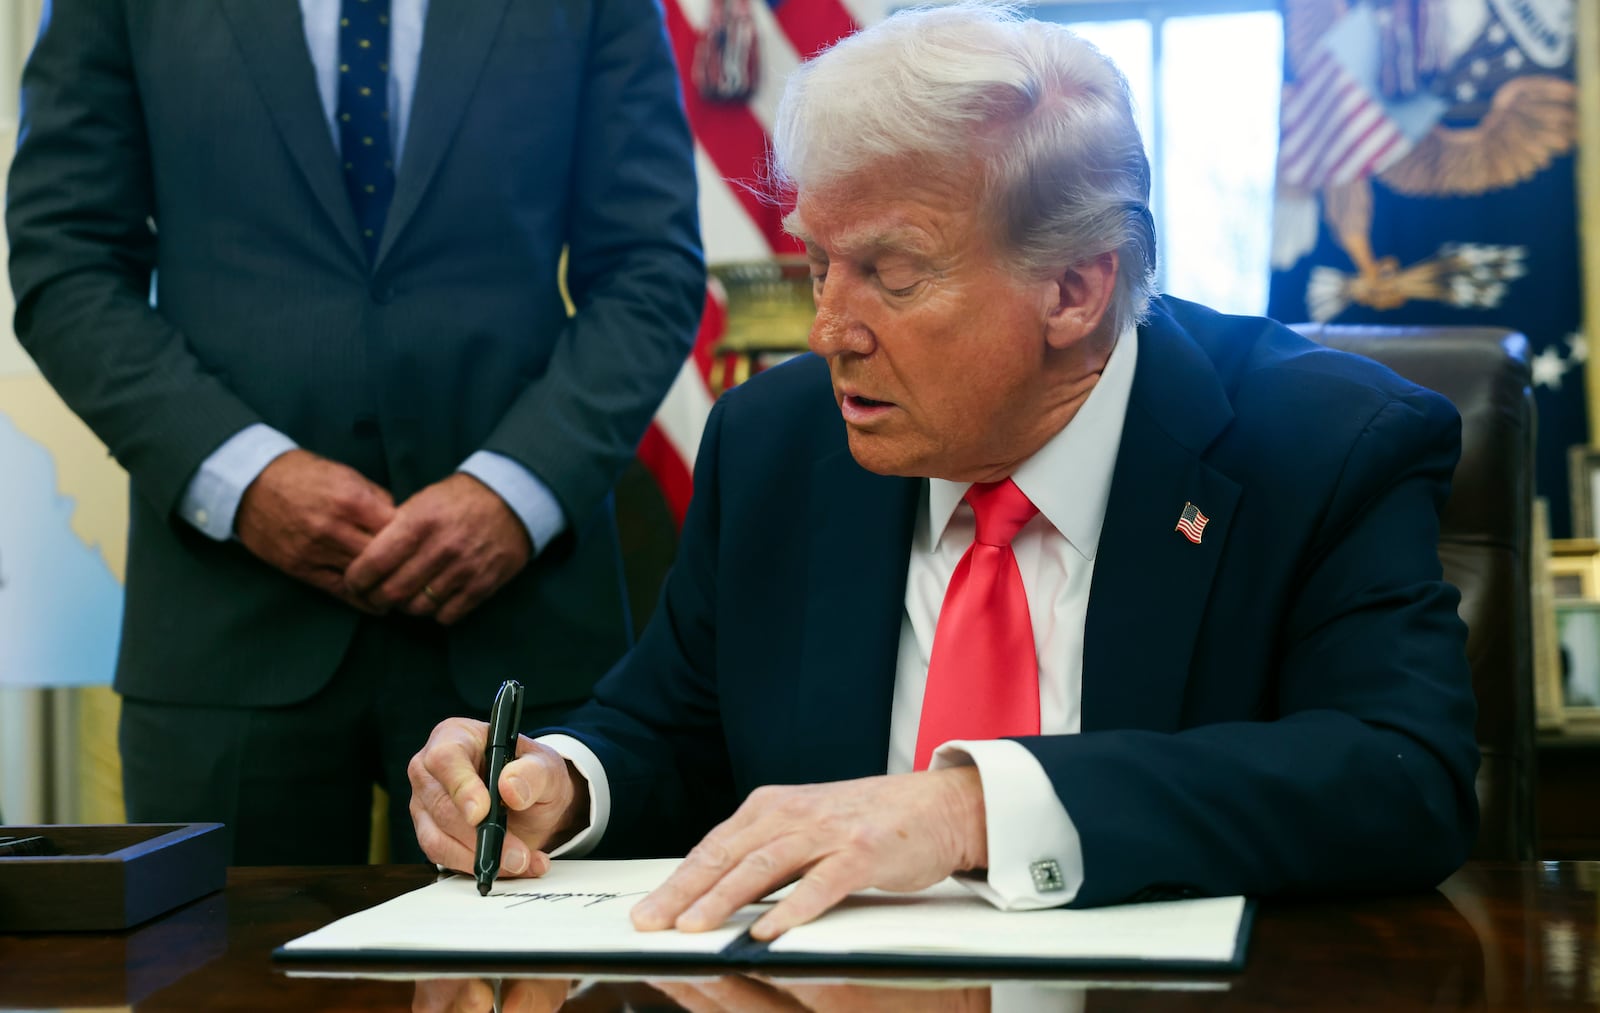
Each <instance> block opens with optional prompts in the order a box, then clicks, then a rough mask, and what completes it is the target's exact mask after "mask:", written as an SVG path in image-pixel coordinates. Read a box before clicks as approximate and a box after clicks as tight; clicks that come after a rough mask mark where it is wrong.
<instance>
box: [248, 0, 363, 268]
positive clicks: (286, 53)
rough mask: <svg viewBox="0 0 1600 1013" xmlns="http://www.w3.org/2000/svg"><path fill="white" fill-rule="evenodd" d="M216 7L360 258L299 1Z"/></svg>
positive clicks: (253, 0)
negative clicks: (221, 12) (218, 8)
mask: <svg viewBox="0 0 1600 1013" xmlns="http://www.w3.org/2000/svg"><path fill="white" fill-rule="evenodd" d="M222 11H223V14H224V16H225V17H226V19H227V21H228V25H229V28H230V29H231V30H232V32H233V36H234V41H235V42H236V43H237V44H238V46H239V51H240V53H241V54H242V55H243V57H244V64H245V66H246V67H247V68H248V69H249V72H250V76H251V78H252V79H253V80H254V81H255V83H256V87H257V88H258V89H259V90H260V92H261V98H262V100H263V101H264V102H265V103H266V106H267V111H268V113H269V114H270V115H271V117H272V121H273V123H274V125H276V126H277V128H278V133H279V134H280V135H281V136H282V137H283V143H284V145H285V146H286V147H288V149H289V153H290V155H291V156H292V157H293V158H294V160H295V164H297V165H298V166H299V167H300V172H301V174H302V175H304V176H305V179H306V183H307V185H309V186H310V188H311V192H312V193H313V194H314V195H315V196H316V199H317V203H319V204H321V205H322V209H323V210H324V211H325V212H327V214H328V218H329V220H330V221H331V222H332V223H333V226H334V228H335V230H337V231H338V233H339V235H340V237H341V238H342V239H343V240H344V243H345V245H346V246H348V247H349V248H350V251H351V252H352V253H354V254H355V255H356V256H357V257H359V258H360V259H361V260H362V261H363V262H365V261H366V253H365V252H364V251H363V250H362V249H361V238H360V236H358V235H357V232H356V218H355V212H354V211H352V210H351V208H350V198H349V196H348V195H347V194H346V193H345V191H344V181H343V180H342V179H341V178H340V175H339V153H338V152H337V151H335V150H334V145H333V137H332V136H331V135H330V134H329V132H328V120H327V116H326V114H325V112H324V110H323V108H322V97H321V96H320V95H319V94H318V93H317V82H316V71H315V70H314V69H313V68H312V66H311V55H310V53H308V52H307V51H306V36H305V26H304V25H303V24H302V23H301V20H300V7H299V5H298V4H295V3H293V2H291V0H278V2H276V3H265V2H263V0H222Z"/></svg>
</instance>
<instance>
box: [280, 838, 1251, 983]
mask: <svg viewBox="0 0 1600 1013" xmlns="http://www.w3.org/2000/svg"><path fill="white" fill-rule="evenodd" d="M678 862H679V859H651V860H641V861H576V860H574V861H567V860H557V861H556V862H554V863H552V865H551V869H550V872H549V873H548V874H546V875H545V876H543V877H542V878H539V879H511V880H500V881H498V882H497V883H496V884H495V887H494V889H493V890H492V891H491V892H490V894H489V896H488V897H480V896H478V889H477V885H476V884H475V883H474V882H473V880H472V879H471V878H470V877H466V876H451V877H448V878H445V879H442V880H440V881H439V882H436V883H433V884H431V885H429V886H425V887H423V888H421V889H419V890H415V891H412V892H411V893H408V894H405V895H403V896H400V897H396V898H395V899H393V900H390V901H387V902H385V903H383V904H379V905H378V906H377V907H374V908H371V909H369V910H367V911H363V912H361V913H360V914H355V915H351V916H349V917H347V918H341V919H339V920H338V921H336V922H334V923H333V924H331V925H329V926H327V927H326V928H322V929H319V930H317V931H316V932H312V933H310V934H309V935H305V936H301V937H300V938H299V939H296V940H294V941H293V942H290V943H289V944H287V945H286V946H284V947H283V948H282V950H281V951H280V955H281V956H283V957H284V958H286V959H293V958H294V957H295V956H297V955H300V956H309V955H315V956H317V957H327V956H332V955H337V956H339V957H341V958H345V957H348V958H352V959H359V958H360V957H361V956H362V955H363V954H367V955H371V954H376V953H387V954H395V953H405V952H416V953H418V954H422V953H427V954H428V955H429V956H430V958H437V957H439V956H449V955H453V954H459V955H460V956H461V957H462V958H463V959H467V958H471V957H474V956H484V955H489V956H516V957H536V956H538V955H540V954H561V955H564V956H574V955H578V956H581V955H594V956H595V957H599V958H604V957H606V956H607V955H617V954H631V955H634V956H652V955H659V956H675V957H678V958H680V959H681V958H683V957H695V956H703V957H705V958H706V959H707V961H708V962H715V961H717V960H719V959H721V958H722V957H723V956H724V954H723V952H722V951H723V950H724V949H725V948H727V947H728V946H729V944H731V943H734V942H735V941H736V940H738V939H739V938H740V937H741V936H742V935H743V934H744V931H745V930H746V929H748V928H749V927H750V925H751V924H752V923H753V922H754V921H755V920H756V919H757V918H758V917H760V915H761V914H762V912H763V911H765V910H767V909H768V908H770V907H771V902H770V901H769V902H763V903H760V904H750V905H747V906H746V907H744V908H742V909H741V910H740V911H739V912H738V913H736V914H735V916H734V917H733V918H732V919H731V920H730V921H729V922H728V924H727V925H725V926H724V927H722V928H720V929H716V930H714V931H711V932H693V933H690V932H677V931H675V930H667V931H664V932H639V931H637V930H635V929H634V927H633V924H632V922H631V921H629V918H628V912H629V911H630V910H631V909H632V907H633V905H634V904H636V903H637V902H638V901H639V900H640V899H641V898H643V897H644V896H645V895H646V894H647V893H649V892H650V891H651V890H653V889H654V888H655V887H657V886H659V885H660V884H661V883H662V882H664V881H665V880H666V878H667V877H668V876H669V875H670V874H671V873H672V870H673V869H674V868H676V867H677V865H678ZM1244 914H1245V900H1244V898H1243V897H1221V898H1208V899H1202V900H1182V901H1167V902H1161V903H1152V904H1130V905H1125V906H1121V907H1110V908H1095V909H1090V910H1081V911H1079V910H1067V909H1064V908H1056V909H1052V910H1047V911H1000V910H998V909H996V908H994V907H992V906H991V905H990V904H989V903H988V902H987V901H985V900H983V899H982V898H980V897H978V896H977V895H976V894H974V893H972V892H971V891H970V890H968V889H967V888H966V887H965V886H963V885H961V883H960V882H959V881H957V880H954V879H947V880H945V881H944V882H942V883H939V884H937V885H935V886H932V887H929V888H928V889H926V890H923V891H921V892H919V893H914V894H895V893H885V892H881V891H877V890H869V891H865V892H863V893H860V894H857V895H855V896H853V897H850V898H848V899H846V900H845V901H844V903H842V904H840V905H839V906H838V907H837V908H835V909H834V910H832V911H830V912H828V913H827V914H825V915H823V916H822V917H821V918H819V919H818V920H816V921H815V922H812V923H811V924H809V925H802V926H799V927H798V928H794V929H791V930H789V931H788V932H787V933H785V934H784V935H783V936H781V937H779V938H778V939H777V940H775V941H773V942H772V943H771V944H769V946H768V947H767V950H769V951H770V954H771V956H772V957H773V958H775V959H776V960H778V961H781V962H785V963H788V962H791V961H794V960H804V958H806V957H808V956H812V955H814V956H815V957H817V958H819V959H818V960H817V961H816V962H818V963H849V959H848V958H850V957H861V956H867V957H871V956H891V957H893V956H903V957H911V958H918V957H926V958H928V960H929V963H930V964H937V963H939V962H940V959H941V958H944V959H950V958H966V959H971V958H980V959H988V960H996V959H1017V958H1021V959H1024V960H1028V959H1034V960H1046V961H1061V962H1066V963H1076V962H1082V963H1104V962H1123V961H1129V962H1149V963H1150V964H1151V965H1152V966H1155V965H1161V964H1171V963H1175V962H1176V963H1181V964H1189V965H1195V964H1217V965H1227V964H1230V963H1231V962H1233V961H1234V960H1235V958H1236V956H1237V955H1238V953H1239V948H1240V942H1241V939H1240V926H1241V922H1242V920H1243V918H1244ZM732 959H736V960H738V961H739V962H756V963H760V962H761V959H762V954H761V953H760V951H759V950H758V951H751V950H750V949H749V948H747V947H746V948H741V950H740V953H739V954H738V955H737V956H735V957H733V958H732Z"/></svg>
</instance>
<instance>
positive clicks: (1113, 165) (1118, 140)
mask: <svg viewBox="0 0 1600 1013" xmlns="http://www.w3.org/2000/svg"><path fill="white" fill-rule="evenodd" d="M772 137H773V166H772V168H773V173H774V177H775V180H776V182H777V183H778V184H779V185H781V186H783V187H785V188H788V189H805V188H809V187H817V186H822V185H825V184H827V183H829V182H832V181H837V180H839V179H841V178H843V177H846V176H849V175H852V174H854V173H857V172H861V171H864V170H867V169H869V167H871V166H872V165H873V164H874V163H879V162H882V161H884V160H887V159H904V158H907V157H912V156H914V157H916V158H918V159H921V160H924V161H926V162H927V163H928V164H929V169H928V171H930V172H938V171H942V170H949V169H953V168H955V167H958V166H962V165H965V164H967V163H969V161H970V160H971V159H972V158H973V157H974V156H976V157H977V159H978V161H979V165H980V167H981V169H982V178H983V183H982V186H983V193H982V195H981V197H980V199H981V200H982V201H983V204H984V208H983V210H984V211H985V212H987V213H988V214H989V216H990V218H991V220H992V221H993V222H994V223H995V227H996V235H995V238H996V240H997V242H998V243H999V245H1000V248H1001V249H1002V250H1003V251H1004V253H1005V255H1006V256H1007V257H1008V259H1010V260H1011V261H1012V262H1013V263H1014V265H1015V267H1016V269H1017V270H1018V271H1019V272H1021V273H1023V274H1025V275H1027V276H1033V277H1045V276H1048V275H1049V274H1052V273H1054V272H1056V271H1059V270H1060V269H1061V268H1063V267H1067V266H1071V265H1073V264H1081V263H1083V262H1085V261H1087V260H1090V259H1093V258H1094V257H1098V256H1100V255H1102V254H1104V253H1108V252H1111V251H1113V250H1114V251H1116V252H1117V254H1118V259H1119V270H1118V276H1117V281H1116V288H1115V290H1114V292H1113V295H1112V300H1111V306H1110V308H1109V309H1108V311H1107V317H1108V319H1109V323H1110V325H1111V327H1112V331H1111V333H1112V334H1117V333H1120V330H1121V328H1122V327H1124V326H1126V325H1129V324H1132V323H1137V322H1139V321H1140V320H1142V319H1143V317H1144V314H1145V312H1146V310H1147V309H1148V307H1149V303H1150V299H1151V297H1152V295H1153V294H1154V292H1155V228H1154V224H1153V222H1152V221H1151V218H1150V211H1149V200H1150V164H1149V161H1148V160H1147V159H1146V158H1145V153H1144V144H1143V142H1142V141H1141V139H1140V137H1139V128H1138V126H1137V125H1136V124H1135V122H1134V119H1133V107H1132V102H1131V100H1130V99H1129V96H1128V83H1127V81H1126V80H1125V79H1124V78H1123V76H1122V73H1121V72H1120V71H1119V70H1117V68H1116V67H1115V66H1114V65H1113V64H1112V63H1111V61H1110V60H1108V59H1106V57H1105V56H1104V55H1103V54H1101V52H1100V51H1099V50H1098V49H1096V48H1095V47H1094V46H1092V45H1090V44H1089V43H1088V42H1086V41H1084V40H1083V39H1081V38H1079V37H1078V36H1077V35H1074V34H1073V33H1072V32H1070V31H1068V30H1067V29H1066V28H1063V27H1062V26H1060V25H1052V24H1046V23H1044V22H1040V21H1032V20H1026V19H1024V18H1023V17H1022V16H1021V15H1020V14H1019V13H1018V12H1017V11H1016V10H1014V9H1013V8H1011V7H1009V6H1004V5H997V4H984V3H960V4H953V5H951V6H947V7H937V8H919V9H911V10H903V11H900V12H898V13H896V14H894V15H891V16H890V17H889V18H887V19H885V20H884V21H882V22H880V23H878V24H876V25H874V26H872V27H870V28H867V29H864V30H863V31H861V32H858V33H857V34H855V35H852V36H850V37H848V38H845V39H843V40H841V41H840V42H838V43H837V44H836V45H834V46H833V47H832V48H831V49H829V50H828V51H827V52H825V53H823V54H822V55H820V56H818V57H817V58H816V59H814V60H812V61H810V62H809V63H806V64H804V65H802V66H801V67H800V69H799V70H797V71H796V72H795V73H794V74H793V76H791V77H790V79H789V82H788V85H787V87H786V88H785V90H784V94H783V98H782V100H781V102H780V103H779V106H778V115H777V123H776V125H775V127H774V129H773V135H772Z"/></svg>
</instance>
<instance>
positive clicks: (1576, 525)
mask: <svg viewBox="0 0 1600 1013" xmlns="http://www.w3.org/2000/svg"><path fill="white" fill-rule="evenodd" d="M1567 483H1568V488H1569V490H1570V491H1571V495H1572V535H1573V537H1574V538H1600V516H1596V512H1597V511H1600V447H1589V446H1584V445H1583V444H1577V445H1574V446H1571V447H1568V448H1567Z"/></svg>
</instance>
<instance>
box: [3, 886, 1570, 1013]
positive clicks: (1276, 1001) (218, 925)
mask: <svg viewBox="0 0 1600 1013" xmlns="http://www.w3.org/2000/svg"><path fill="white" fill-rule="evenodd" d="M430 878H431V873H430V872H429V871H428V870H425V869H422V868H417V867H409V866H405V867H402V866H391V867H379V868H339V869H332V868H329V869H234V870H231V871H230V873H229V878H228V887H227V889H226V890H224V891H223V892H221V893H219V894H215V895H213V896H211V897H207V898H204V899H202V900H200V901H197V902H195V903H194V904H191V905H189V906H187V907H185V908H183V909H181V910H178V911H175V912H173V913H171V914H169V915H167V916H166V917H164V918H161V919H158V920H156V921H154V922H151V923H149V924H147V925H145V926H142V927H140V928H138V929H135V930H133V931H130V932H125V933H115V934H104V935H97V934H70V935H63V934H55V935H38V936H30V935H3V934H0V1009H47V1008H55V1009H59V1008H63V1007H70V1008H74V1009H87V1008H95V1007H100V1008H106V1007H112V1008H117V1007H120V1008H128V1007H134V1008H136V1009H139V1010H190V1009H238V1010H257V1009H259V1010H267V1009H299V1010H335V1009H337V1010H418V1011H429V1013H433V1011H438V1013H443V1011H446V1010H450V1011H457V1010H460V1011H467V1010H484V1011H488V1010H493V1009H496V1008H498V1009H501V1010H506V1011H510V1010H518V1011H524V1013H526V1011H540V1013H544V1011H551V1010H557V1009H559V1010H562V1011H563V1013H589V1011H593V1013H600V1011H612V1010H615V1011H622V1010H633V1011H641V1013H642V1011H654V1010H678V1009H683V1010H690V1011H693V1013H703V1011H704V1013H711V1011H716V1013H721V1011H740V1013H743V1011H754V1013H766V1011H771V1013H788V1011H818V1013H835V1011H837V1013H845V1011H850V1013H858V1011H859V1013H880V1011H881V1013H893V1011H902V1010H904V1011H910V1010H917V1011H932V1013H944V1011H948V1013H958V1011H959V1013H982V1011H992V1013H1009V1011H1019V1013H1020V1011H1026V1013H1035V1011H1045V1010H1048V1011H1059V1013H1076V1011H1079V1010H1086V1011H1093V1013H1100V1011H1106V1010H1188V1009H1192V1008H1201V1007H1204V1008H1207V1009H1211V1008H1217V1007H1223V1008H1228V1009H1241V1010H1256V1009H1259V1010H1269V1009H1271V1010H1276V1009H1282V1008H1284V1007H1302V1008H1319V1007H1334V1006H1337V1007H1345V1008H1351V1007H1362V1006H1365V1007H1369V1008H1371V1009H1374V1010H1385V1011H1388V1010H1458V1009H1487V1008H1497V1009H1498V1008H1510V1009H1517V1008H1525V1009H1549V1008H1554V1007H1560V1006H1572V1007H1588V1008H1590V1009H1594V1008H1595V1007H1597V1006H1600V942H1597V935H1600V932H1597V927H1600V863H1559V864H1557V863H1527V864H1473V865H1469V866H1468V867H1467V868H1465V869H1463V870H1462V871H1461V872H1459V873H1457V874H1456V875H1455V876H1453V877H1451V879H1450V880H1448V881H1447V882H1446V883H1445V884H1444V885H1443V886H1442V887H1441V888H1440V889H1439V890H1437V891H1434V892H1430V893H1422V894H1414V895H1408V896H1400V897H1379V898H1347V899H1342V900H1338V901H1317V902H1295V903H1290V902H1271V903H1264V904H1262V905H1261V907H1260V909H1259V911H1258V914H1257V918H1256V924H1255V930H1254V933H1253V936H1252V939H1251V943H1250V951H1249V958H1248V962H1247V964H1246V967H1245V970H1244V971H1243V972H1242V973H1238V974H1214V975H1206V974H1181V975H1180V974H1131V973H1125V972H1116V973H1114V974H1103V975H1097V974H1093V973H1087V974H1073V975H1060V976H1056V975H1035V976H1031V977H1021V976H1018V977H1009V976H1008V977H1007V978H1006V979H1005V980H994V981H989V980H981V979H975V978H970V977H967V978H960V979H948V978H946V979H939V978H937V977H934V976H920V977H914V976H910V975H904V974H900V975H874V976H871V977H863V976H861V975H859V974H850V975H849V976H848V977H846V975H845V973H844V972H834V973H827V972H826V971H822V972H818V973H816V974H810V975H804V976H797V975H789V974H785V975H784V976H783V977H781V978H780V977H766V976H745V975H729V974H726V973H725V972H722V971H716V970H709V969H708V970H707V971H705V972H704V973H702V974H679V973H674V974H673V975H671V976H663V975H662V974H661V973H660V972H659V971H655V972H652V971H651V970H650V969H648V968H639V969H636V970H635V971H633V972H631V973H623V974H619V973H617V971H616V969H614V968H611V969H607V970H606V971H605V972H604V973H603V974H597V973H592V971H593V969H584V968H559V969H553V970H552V971H551V972H549V973H541V974H540V975H539V976H536V977H530V976H527V971H526V969H524V970H522V971H521V972H518V971H515V970H512V969H507V968H493V967H483V968H467V969H464V970H463V973H461V974H459V975H449V976H445V975H441V974H439V973H438V972H437V971H432V972H430V971H417V972H413V973H405V972H403V971H402V972H398V973H397V972H396V969H392V968H390V969H384V970H383V971H381V972H373V971H370V970H367V969H360V968H349V969H322V968H317V969H315V970H314V973H307V972H308V971H310V970H312V969H306V968H298V967H290V966H285V965H277V964H274V963H273V962H272V959H271V951H272V949H273V948H274V947H275V946H278V945H280V944H282V943H284V942H286V941H287V940H289V939H292V938H294V937H295V936H298V935H301V934H303V933H305V932H308V931H310V930H312V929H314V928H317V927H319V926H321V925H324V924H326V923H328V922H330V921H332V920H334V919H335V918H338V917H341V916H343V915H346V914H349V913H351V912H354V911H357V910H361V909H363V908H366V907H370V906H372V905H373V904H377V903H379V902H381V901H384V900H387V899H389V898H390V897H393V896H396V895H398V894H400V893H403V892H405V891H407V890H410V889H414V888H416V887H419V886H422V885H423V884H425V883H426V882H428V881H429V879H430ZM375 974H384V975H385V976H383V977H377V976H374V975H375ZM346 975H348V976H346Z"/></svg>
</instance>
